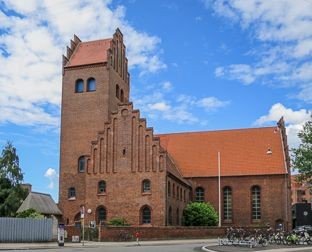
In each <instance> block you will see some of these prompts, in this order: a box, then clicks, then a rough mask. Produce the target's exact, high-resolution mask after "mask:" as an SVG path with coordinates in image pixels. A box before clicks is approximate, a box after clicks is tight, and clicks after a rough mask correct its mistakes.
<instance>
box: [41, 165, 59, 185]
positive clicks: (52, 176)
mask: <svg viewBox="0 0 312 252" xmlns="http://www.w3.org/2000/svg"><path fill="white" fill-rule="evenodd" d="M44 176H45V177H46V178H48V179H49V181H50V183H49V185H48V188H49V189H54V188H55V185H56V184H58V177H59V176H58V173H57V171H56V170H55V169H53V168H48V169H47V170H46V172H45V173H44Z"/></svg>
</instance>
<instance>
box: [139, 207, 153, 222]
mask: <svg viewBox="0 0 312 252" xmlns="http://www.w3.org/2000/svg"><path fill="white" fill-rule="evenodd" d="M141 223H142V224H149V223H151V209H150V208H149V207H148V206H144V207H143V208H142V209H141Z"/></svg>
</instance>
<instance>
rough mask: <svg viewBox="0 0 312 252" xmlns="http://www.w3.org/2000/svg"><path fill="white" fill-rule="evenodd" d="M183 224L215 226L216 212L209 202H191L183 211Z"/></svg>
mask: <svg viewBox="0 0 312 252" xmlns="http://www.w3.org/2000/svg"><path fill="white" fill-rule="evenodd" d="M183 218H184V225H185V226H216V225H217V223H218V213H217V212H216V210H215V209H214V208H213V206H212V205H211V204H210V203H205V202H191V203H189V204H187V206H186V208H185V209H184V211H183Z"/></svg>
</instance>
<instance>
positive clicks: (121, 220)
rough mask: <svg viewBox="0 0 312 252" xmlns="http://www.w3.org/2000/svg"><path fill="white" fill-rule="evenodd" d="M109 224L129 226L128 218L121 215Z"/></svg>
mask: <svg viewBox="0 0 312 252" xmlns="http://www.w3.org/2000/svg"><path fill="white" fill-rule="evenodd" d="M108 225H113V226H129V224H128V222H127V220H126V219H125V218H121V217H115V218H112V219H111V220H110V221H109V222H108Z"/></svg>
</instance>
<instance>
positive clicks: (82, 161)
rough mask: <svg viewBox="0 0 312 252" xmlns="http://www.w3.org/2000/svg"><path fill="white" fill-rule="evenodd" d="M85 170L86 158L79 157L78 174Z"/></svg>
mask: <svg viewBox="0 0 312 252" xmlns="http://www.w3.org/2000/svg"><path fill="white" fill-rule="evenodd" d="M85 170H86V158H85V156H81V157H79V159H78V172H85Z"/></svg>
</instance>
